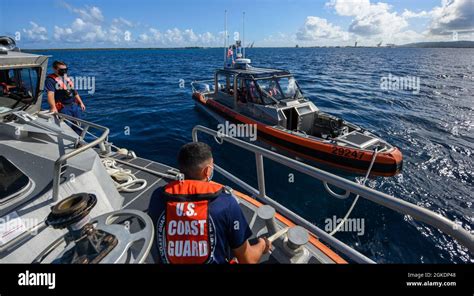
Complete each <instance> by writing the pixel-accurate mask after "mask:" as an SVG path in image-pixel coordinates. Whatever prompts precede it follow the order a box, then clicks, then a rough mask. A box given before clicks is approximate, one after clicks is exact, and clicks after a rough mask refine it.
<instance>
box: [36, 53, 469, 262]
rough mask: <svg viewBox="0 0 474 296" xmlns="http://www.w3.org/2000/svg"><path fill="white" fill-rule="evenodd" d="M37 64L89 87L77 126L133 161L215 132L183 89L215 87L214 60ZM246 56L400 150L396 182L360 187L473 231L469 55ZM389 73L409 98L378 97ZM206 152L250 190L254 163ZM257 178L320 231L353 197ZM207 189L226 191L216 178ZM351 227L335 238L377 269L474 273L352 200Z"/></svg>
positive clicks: (440, 242) (269, 172) (109, 57)
mask: <svg viewBox="0 0 474 296" xmlns="http://www.w3.org/2000/svg"><path fill="white" fill-rule="evenodd" d="M42 53H43V54H48V55H51V56H52V57H51V58H50V63H51V61H53V60H55V59H58V60H64V61H66V62H67V63H68V64H69V69H70V75H72V76H92V77H95V93H94V94H88V93H87V91H80V93H81V95H82V98H83V99H84V101H85V104H86V106H87V112H86V113H85V118H86V119H87V120H89V121H92V122H96V123H98V124H102V125H106V126H108V127H109V128H110V129H111V134H110V139H111V141H112V142H113V143H114V144H116V145H117V146H121V147H127V148H129V149H132V150H134V151H135V152H136V153H137V155H139V156H142V157H145V158H150V159H153V160H156V161H159V162H164V163H167V164H170V165H175V164H176V160H175V158H176V153H177V151H178V149H179V147H180V146H181V145H183V144H184V143H186V142H189V141H191V130H192V128H193V127H194V126H195V125H198V124H201V125H205V126H208V127H212V128H216V124H217V123H216V122H215V121H213V120H212V119H211V118H210V117H209V116H207V115H206V114H205V113H203V112H202V111H200V110H198V109H196V107H195V106H194V102H193V101H192V100H191V87H190V82H191V81H193V80H200V79H209V78H212V77H213V73H214V69H215V68H218V67H221V65H222V56H223V50H221V49H186V50H184V49H183V50H113V51H108V50H87V51H46V52H42ZM247 56H248V57H249V58H251V59H252V60H253V64H254V66H267V67H276V68H285V69H288V70H290V71H292V72H293V73H294V74H295V76H296V78H297V79H298V81H299V83H300V86H301V88H302V89H303V92H304V94H305V95H306V96H307V97H308V98H310V99H311V100H312V101H313V102H314V103H315V104H316V105H317V106H318V107H319V108H320V109H322V110H323V111H326V112H329V113H332V114H335V115H337V116H341V117H343V118H344V119H346V120H348V121H351V122H353V123H355V124H358V125H360V126H363V127H365V128H367V129H369V130H371V131H373V132H375V133H376V134H378V135H379V136H381V137H382V138H384V139H386V140H387V141H389V142H390V143H392V144H394V145H395V146H398V147H399V148H400V149H401V150H402V152H403V155H404V166H403V171H402V173H401V174H399V175H397V176H395V177H391V178H376V179H371V180H369V181H368V183H367V184H368V186H371V187H373V188H376V189H378V190H381V191H383V192H386V193H389V194H392V195H394V196H396V197H398V198H401V199H404V200H406V201H409V202H412V203H416V204H418V205H420V206H423V207H426V208H428V209H430V210H433V211H435V212H437V213H440V214H442V215H444V216H446V217H447V218H449V219H452V220H455V221H457V222H458V223H459V224H460V225H462V226H463V227H465V228H467V229H470V230H472V228H473V224H474V223H473V200H474V190H473V182H474V180H473V172H474V163H473V156H474V60H473V57H474V50H473V49H408V48H334V49H329V48H319V49H316V48H315V49H309V48H304V49H303V48H300V49H296V48H275V49H263V48H258V49H248V50H247ZM390 74H391V75H396V76H402V77H405V76H414V77H416V78H419V79H420V80H419V81H420V89H419V92H418V93H414V92H413V91H409V90H408V91H407V90H398V91H397V90H383V89H381V78H382V77H386V76H388V75H390ZM183 84H184V85H183ZM183 86H184V87H183ZM203 140H206V141H207V142H208V143H213V140H212V139H205V138H203ZM212 146H213V148H214V154H215V159H216V162H217V163H218V164H220V165H222V166H223V167H224V168H226V169H228V170H229V171H231V172H233V173H234V174H236V175H237V176H239V177H240V178H242V179H244V180H246V181H248V182H249V183H250V184H252V185H256V178H255V173H254V172H255V164H254V158H253V155H251V154H249V153H247V152H243V151H241V150H240V149H238V148H235V147H230V146H228V144H224V146H219V145H217V144H216V143H213V145H212ZM265 168H266V173H265V174H266V178H267V184H266V185H267V190H268V194H269V196H271V197H272V198H274V199H276V200H277V201H279V202H280V203H282V204H284V205H285V206H287V207H288V208H290V209H292V210H294V211H296V212H297V213H298V214H300V215H301V216H303V217H305V218H307V219H308V220H309V221H311V222H312V223H315V224H316V225H318V226H320V227H322V228H324V227H325V226H326V223H327V219H332V218H333V217H337V218H339V217H343V216H344V214H345V213H346V211H347V210H348V208H349V206H350V205H351V203H352V198H349V199H347V200H338V199H335V198H333V197H331V196H329V195H328V194H327V193H326V192H325V191H324V189H323V187H322V185H321V183H320V182H319V181H315V180H313V179H311V178H308V177H305V176H302V175H300V174H297V173H295V172H292V171H290V170H288V169H286V168H284V167H282V166H280V165H277V164H274V163H271V162H270V161H267V162H265ZM334 172H336V171H334ZM291 173H293V174H294V180H293V182H290V178H289V174H291ZM336 173H338V174H343V175H344V176H345V177H346V178H349V179H351V180H354V179H356V178H358V179H360V177H357V176H351V175H347V174H344V173H341V172H336ZM216 180H217V181H224V179H223V178H222V177H219V176H216ZM351 218H359V219H363V221H364V226H365V227H364V233H363V235H358V234H357V233H354V232H341V233H338V234H337V235H336V236H337V237H338V238H339V239H341V240H343V241H344V242H347V243H348V244H350V245H351V246H353V247H355V248H356V249H357V250H359V251H361V252H362V253H364V254H366V255H368V256H369V257H370V258H372V259H374V260H376V261H377V262H382V263H385V262H395V263H467V262H470V263H472V262H474V259H473V257H472V255H470V254H469V253H468V251H467V250H466V249H464V248H462V247H461V246H460V245H459V244H458V243H457V242H456V241H455V240H453V239H452V238H450V237H448V236H446V235H444V234H442V233H441V232H439V231H438V230H436V229H433V228H432V227H428V226H426V225H424V224H422V223H419V222H416V221H413V220H412V219H410V218H409V217H407V216H403V215H400V214H398V213H396V212H393V211H391V210H388V209H385V208H383V207H381V206H378V205H376V204H374V203H372V202H370V201H366V200H363V199H360V200H359V203H358V204H357V206H356V207H355V209H354V211H353V212H352V215H351Z"/></svg>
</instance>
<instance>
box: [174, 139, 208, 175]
mask: <svg viewBox="0 0 474 296" xmlns="http://www.w3.org/2000/svg"><path fill="white" fill-rule="evenodd" d="M178 165H179V170H180V171H181V172H182V173H183V174H184V176H185V178H186V179H191V180H200V181H210V180H211V179H212V175H213V172H214V160H213V158H212V150H211V147H209V145H207V144H205V143H201V142H192V143H188V144H186V145H184V146H183V147H181V149H180V150H179V153H178Z"/></svg>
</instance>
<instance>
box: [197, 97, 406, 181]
mask: <svg viewBox="0 0 474 296" xmlns="http://www.w3.org/2000/svg"><path fill="white" fill-rule="evenodd" d="M193 99H195V101H196V103H197V104H200V105H202V106H203V107H205V108H208V109H210V110H212V111H213V112H215V113H217V114H218V115H219V116H221V117H222V118H224V119H225V120H228V121H229V122H232V123H234V124H250V125H255V126H256V128H257V134H258V139H259V140H261V141H264V142H266V143H268V144H270V145H272V146H275V147H277V148H280V149H283V150H286V151H288V152H290V153H291V154H293V155H295V156H298V157H301V158H305V159H309V160H312V161H316V162H320V163H324V164H326V165H330V166H333V167H336V168H339V169H342V170H345V171H349V172H354V173H358V174H365V172H366V171H367V169H368V167H369V165H370V163H371V160H372V158H373V156H374V153H375V151H374V150H373V149H370V148H372V147H370V148H369V149H367V148H366V149H359V148H356V147H350V146H348V145H340V144H339V143H337V142H336V141H324V140H319V139H316V138H315V137H310V136H308V135H307V134H302V133H298V132H291V131H288V130H284V129H282V128H280V127H278V126H270V125H267V124H264V123H262V122H259V121H257V120H254V119H252V118H250V117H248V116H244V115H242V114H239V113H237V112H235V111H234V110H232V109H231V108H229V107H227V106H226V105H224V104H221V103H219V102H218V101H216V100H213V99H204V97H203V96H202V94H200V93H195V94H193ZM384 148H385V149H384ZM384 148H379V150H378V152H377V156H376V158H375V161H374V165H373V168H372V170H371V175H373V176H384V177H389V176H393V175H395V174H397V173H398V172H400V170H401V168H402V163H403V162H402V159H403V157H402V153H401V151H400V150H399V149H398V148H396V147H390V148H389V149H387V147H384Z"/></svg>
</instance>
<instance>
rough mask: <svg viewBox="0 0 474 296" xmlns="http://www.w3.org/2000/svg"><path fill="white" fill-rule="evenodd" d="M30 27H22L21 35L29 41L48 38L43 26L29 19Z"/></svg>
mask: <svg viewBox="0 0 474 296" xmlns="http://www.w3.org/2000/svg"><path fill="white" fill-rule="evenodd" d="M30 25H31V27H30V28H29V29H23V33H24V35H23V37H26V38H25V39H26V40H27V41H30V42H37V41H46V40H48V31H47V30H46V28H45V27H42V26H40V25H38V24H37V23H35V22H33V21H30Z"/></svg>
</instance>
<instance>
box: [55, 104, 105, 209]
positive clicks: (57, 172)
mask: <svg viewBox="0 0 474 296" xmlns="http://www.w3.org/2000/svg"><path fill="white" fill-rule="evenodd" d="M56 116H58V118H59V119H67V120H71V121H75V122H79V123H81V124H84V125H85V126H86V127H84V130H88V129H89V127H92V128H95V129H97V130H102V134H101V135H100V136H99V137H97V138H96V139H95V140H94V141H92V142H90V143H87V144H85V145H84V146H81V147H79V148H77V149H74V150H72V151H70V152H68V153H66V154H63V155H61V156H60V157H59V158H58V159H57V160H56V161H55V162H54V172H53V202H57V201H58V199H59V180H60V178H61V167H62V165H63V164H64V163H65V162H66V160H68V159H70V158H71V157H74V156H76V155H78V154H80V153H82V152H84V151H86V150H88V149H89V148H93V147H95V146H97V145H99V144H100V143H103V142H104V141H106V139H107V137H108V135H109V129H108V128H107V127H104V126H101V125H98V124H95V123H91V122H88V121H85V120H82V119H78V118H75V117H72V116H69V115H65V114H61V113H58V114H56ZM84 134H85V133H84Z"/></svg>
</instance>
